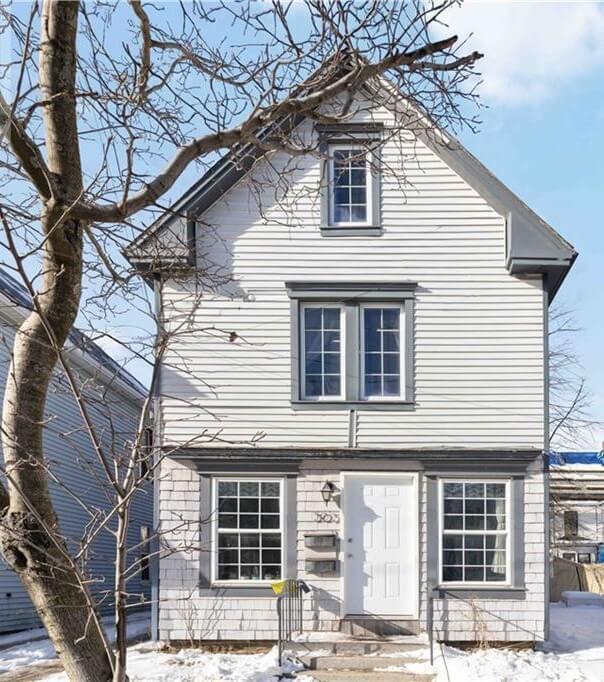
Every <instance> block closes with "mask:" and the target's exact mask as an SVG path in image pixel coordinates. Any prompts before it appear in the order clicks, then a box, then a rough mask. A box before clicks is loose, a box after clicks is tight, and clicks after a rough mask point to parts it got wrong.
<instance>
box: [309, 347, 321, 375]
mask: <svg viewBox="0 0 604 682" xmlns="http://www.w3.org/2000/svg"><path fill="white" fill-rule="evenodd" d="M321 358H322V356H321V354H320V353H311V352H307V353H306V360H305V362H306V373H307V374H321V371H322V370H323V366H322V364H321Z"/></svg>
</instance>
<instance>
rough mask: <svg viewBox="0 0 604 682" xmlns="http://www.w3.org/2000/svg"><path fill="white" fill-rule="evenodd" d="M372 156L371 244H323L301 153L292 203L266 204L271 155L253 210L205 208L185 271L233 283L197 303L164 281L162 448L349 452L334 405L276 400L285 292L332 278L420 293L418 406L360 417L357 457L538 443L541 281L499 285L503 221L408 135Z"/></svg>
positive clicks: (235, 194) (272, 181) (345, 420)
mask: <svg viewBox="0 0 604 682" xmlns="http://www.w3.org/2000/svg"><path fill="white" fill-rule="evenodd" d="M378 113H379V116H378V115H376V117H377V118H380V117H381V118H385V119H386V122H388V121H387V117H386V114H385V113H384V112H378ZM306 133H307V134H310V133H309V131H308V130H307V131H306ZM382 158H383V162H384V166H385V169H386V170H385V171H384V173H383V177H382V225H383V228H384V231H383V234H382V236H380V237H355V238H350V237H324V236H322V235H321V233H320V230H319V225H320V215H319V208H320V207H319V199H318V194H319V190H318V188H319V183H320V161H319V160H318V159H316V158H314V157H310V156H308V157H303V158H297V159H296V160H295V161H293V162H291V161H290V162H289V166H290V167H291V166H292V165H293V166H294V168H293V170H291V173H292V177H293V178H294V184H293V191H291V192H290V193H289V194H288V196H287V197H286V198H285V199H282V200H281V201H280V202H275V189H274V188H275V187H278V185H279V174H280V172H285V171H283V169H284V168H285V167H286V166H287V164H288V162H287V161H286V160H285V157H284V156H282V155H276V156H275V157H273V159H272V166H273V169H276V170H270V169H268V167H267V164H266V163H264V162H261V163H259V164H257V166H256V169H255V170H254V173H255V175H256V177H259V178H262V179H263V180H264V181H265V183H266V185H265V187H264V188H263V189H262V191H261V193H260V203H261V204H262V205H263V207H264V208H263V211H262V212H260V211H259V209H258V203H259V201H258V197H257V196H256V195H255V194H254V193H253V192H250V188H249V183H248V182H246V181H242V182H240V183H239V184H238V185H236V186H235V187H233V188H232V189H231V190H230V191H229V192H227V193H226V194H225V196H223V197H222V198H221V199H220V200H219V201H218V202H217V203H215V204H214V206H212V207H211V208H210V209H209V210H208V211H207V212H206V214H205V215H204V216H203V223H200V224H199V225H198V264H199V267H200V268H203V269H204V271H205V272H210V273H212V275H213V277H214V279H216V278H217V277H222V278H225V279H226V278H232V280H234V281H233V282H232V283H231V284H229V285H225V286H220V287H218V288H217V289H216V288H214V290H213V292H212V293H209V292H208V293H206V294H205V296H204V299H203V302H202V304H201V306H199V307H197V306H195V305H193V304H192V300H193V299H194V298H195V296H193V295H192V294H191V293H190V292H191V291H194V290H195V289H196V288H197V284H196V283H195V282H194V281H193V278H189V279H181V280H169V281H167V282H165V283H164V286H163V303H164V316H165V318H166V319H167V320H168V327H169V328H172V329H175V328H176V327H177V326H178V325H182V326H181V327H180V332H179V333H178V334H177V336H176V337H175V339H174V340H173V342H172V345H171V348H170V352H169V353H168V356H167V357H166V361H165V363H164V368H163V371H162V377H161V380H162V400H161V416H162V421H163V429H164V439H165V442H166V443H174V444H177V443H181V444H182V443H187V442H189V444H193V441H191V439H196V440H195V441H194V443H195V444H198V445H200V444H204V445H220V446H224V444H225V440H226V441H227V442H234V443H240V444H246V442H248V441H250V440H251V439H253V438H254V437H257V435H258V434H263V438H262V445H263V446H341V447H346V446H348V444H349V422H350V419H349V410H348V409H346V407H345V406H343V407H342V409H340V410H323V411H321V410H316V409H315V410H312V411H299V410H298V411H297V410H294V409H292V407H291V404H290V380H291V357H290V355H291V354H290V307H289V299H288V297H287V295H286V292H285V287H284V282H285V281H288V280H306V281H330V280H332V281H356V282H372V281H412V282H417V283H418V285H419V287H418V291H417V299H416V317H415V364H416V402H417V405H416V409H415V410H414V411H405V412H398V411H363V409H362V408H360V409H359V410H358V414H357V416H358V418H357V421H356V433H355V434H354V437H355V442H356V444H357V446H359V447H374V446H379V447H386V448H401V447H408V448H412V447H439V446H447V447H510V448H511V447H543V442H544V430H543V427H544V379H543V365H544V357H543V330H544V321H543V291H542V285H541V280H540V278H527V279H519V278H514V277H512V276H510V275H509V274H508V272H507V270H506V269H505V221H504V218H503V217H502V216H500V215H498V214H497V213H495V211H494V210H493V209H492V208H491V207H490V206H489V205H487V203H486V202H485V201H484V200H483V199H482V197H481V196H480V195H479V194H478V193H477V192H476V191H475V190H474V189H472V188H471V187H470V186H469V185H468V184H467V183H466V182H465V181H463V180H462V179H461V178H460V177H459V176H458V175H457V174H456V173H454V172H453V171H452V170H451V169H450V168H448V167H447V166H446V165H445V164H444V163H443V162H442V161H441V160H440V159H439V158H438V157H437V156H436V155H435V154H434V153H433V152H432V151H430V150H429V149H428V147H426V146H425V145H423V144H422V143H420V142H418V141H416V140H413V139H412V138H410V137H409V135H406V136H405V138H404V139H403V138H402V137H401V138H400V139H391V140H389V141H388V142H387V143H386V145H385V148H384V150H383V153H382ZM403 175H404V177H405V180H406V183H405V185H404V187H403V186H402V185H401V182H399V180H400V179H401V178H402V177H403ZM261 213H262V214H261ZM195 308H197V309H195ZM230 331H235V332H236V333H237V334H238V335H239V339H238V340H237V341H235V342H229V332H230ZM217 433H219V434H220V439H219V440H216V441H213V442H212V437H213V436H214V435H215V434H217ZM200 434H201V436H200Z"/></svg>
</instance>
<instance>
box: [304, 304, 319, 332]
mask: <svg viewBox="0 0 604 682" xmlns="http://www.w3.org/2000/svg"><path fill="white" fill-rule="evenodd" d="M321 310H322V308H305V309H304V327H305V328H306V329H307V330H308V329H321Z"/></svg>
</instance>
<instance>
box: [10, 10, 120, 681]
mask: <svg viewBox="0 0 604 682" xmlns="http://www.w3.org/2000/svg"><path fill="white" fill-rule="evenodd" d="M78 9H79V4H78V3H77V2H70V1H67V2H58V1H53V0H45V2H44V4H43V9H42V17H41V19H42V29H41V34H42V42H41V50H40V67H39V71H40V88H41V93H42V99H43V100H45V101H47V102H48V104H46V105H45V106H44V110H43V111H44V129H45V135H46V154H47V157H48V168H49V169H50V172H51V173H52V175H53V186H54V187H55V188H56V189H55V194H54V195H53V196H52V197H51V198H50V199H48V200H47V201H46V202H45V203H44V206H43V211H42V229H43V232H44V236H45V240H44V245H43V254H42V255H43V258H42V278H41V279H42V281H41V286H40V289H39V294H38V297H37V302H38V305H39V308H40V313H41V315H39V314H38V313H37V312H35V311H34V312H32V313H30V315H29V316H28V317H27V319H26V320H25V321H24V322H23V324H22V325H21V327H20V328H19V330H18V332H17V334H16V337H15V343H14V350H13V358H12V362H11V366H10V371H9V375H8V378H7V384H6V389H5V395H4V404H3V411H2V427H3V428H2V447H3V454H4V461H5V466H6V471H7V494H6V493H4V495H3V497H4V499H3V500H1V502H2V504H1V506H2V508H3V511H2V515H3V519H2V521H3V522H2V524H0V549H1V550H2V553H3V555H4V557H5V559H6V560H7V562H8V564H9V565H10V566H11V568H13V569H14V570H15V571H16V572H17V574H18V575H19V577H20V578H21V581H22V582H23V585H24V586H25V588H26V590H27V592H28V594H29V596H30V598H31V600H32V602H33V603H34V606H35V607H36V609H37V611H38V614H39V616H40V618H41V620H42V622H43V623H44V626H45V627H46V629H47V631H48V634H49V636H50V638H51V640H52V642H53V644H54V646H55V648H56V650H57V653H58V654H59V656H60V658H61V662H62V663H63V665H64V667H65V670H66V672H67V675H68V677H69V679H70V680H73V681H74V682H76V681H77V682H102V681H104V680H111V678H112V670H113V655H112V653H111V649H110V647H109V646H108V643H107V640H106V637H105V634H104V632H103V630H102V628H101V627H100V625H99V622H98V618H97V614H96V612H95V610H94V606H93V601H92V598H91V596H90V594H89V592H88V590H87V587H86V584H85V582H84V579H83V576H82V575H81V574H80V572H79V570H78V568H77V566H76V565H75V564H74V562H73V561H72V560H71V558H70V557H69V555H68V551H67V546H66V543H65V541H64V539H63V538H62V537H61V535H60V532H59V526H58V520H57V516H56V513H55V511H54V508H53V503H52V500H51V497H50V492H49V487H48V474H47V471H46V468H45V464H44V456H43V424H44V419H45V405H46V398H47V394H48V388H49V384H50V381H51V379H52V373H53V369H54V367H55V364H56V362H57V349H58V348H62V347H63V345H64V343H65V341H66V339H67V336H68V334H69V331H70V330H71V328H72V327H73V324H74V322H75V319H76V316H77V312H78V308H79V303H80V295H81V281H82V248H83V229H84V225H83V224H82V223H80V222H78V221H75V220H72V219H70V218H69V207H70V206H71V205H72V204H73V202H74V201H76V200H77V198H79V197H80V196H81V192H82V170H81V163H80V155H79V149H78V136H77V118H76V105H75V97H74V92H75V73H76V34H77V17H78Z"/></svg>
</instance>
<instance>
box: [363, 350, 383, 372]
mask: <svg viewBox="0 0 604 682" xmlns="http://www.w3.org/2000/svg"><path fill="white" fill-rule="evenodd" d="M381 371H382V356H381V354H380V353H365V372H366V373H367V374H379V373H380V372H381Z"/></svg>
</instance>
